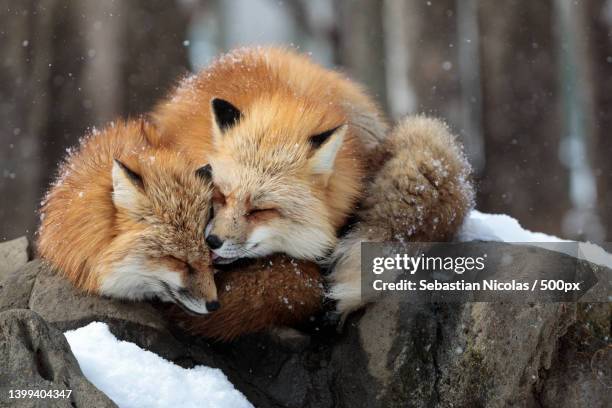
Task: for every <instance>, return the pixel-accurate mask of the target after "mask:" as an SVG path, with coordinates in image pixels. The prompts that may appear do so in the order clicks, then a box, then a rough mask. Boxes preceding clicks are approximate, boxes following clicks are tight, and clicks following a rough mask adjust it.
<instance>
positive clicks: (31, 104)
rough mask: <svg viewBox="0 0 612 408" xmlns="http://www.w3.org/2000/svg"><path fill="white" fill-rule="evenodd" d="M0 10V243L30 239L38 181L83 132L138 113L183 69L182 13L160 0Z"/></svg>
mask: <svg viewBox="0 0 612 408" xmlns="http://www.w3.org/2000/svg"><path fill="white" fill-rule="evenodd" d="M0 8H1V9H2V10H3V12H2V14H0V27H2V28H0V55H2V57H3V59H4V63H3V64H2V66H1V67H0V101H1V102H0V141H1V142H2V145H3V148H2V149H0V164H1V166H0V171H2V176H1V177H0V239H5V238H12V237H15V236H19V235H23V234H24V233H25V234H30V235H31V234H32V233H33V230H34V228H35V226H36V222H37V217H36V209H37V206H38V202H39V200H40V197H41V196H42V194H43V191H44V189H45V188H46V185H47V184H48V182H49V181H50V179H51V178H52V177H53V175H54V173H55V169H56V168H57V165H58V162H59V161H60V159H61V157H62V156H63V155H64V154H65V150H66V148H67V147H69V146H72V145H74V144H76V143H77V142H78V139H79V137H81V136H83V135H84V134H85V133H86V132H87V128H88V127H90V126H93V125H102V124H104V123H105V122H107V121H108V120H110V119H112V118H114V117H116V116H127V115H132V116H133V115H137V114H139V113H142V112H144V111H146V110H147V109H149V108H150V107H151V106H152V105H153V103H154V101H155V100H156V99H158V98H159V97H160V96H161V95H163V94H164V93H165V92H167V90H168V89H169V88H170V86H171V84H172V83H173V82H174V81H175V80H176V78H177V77H178V76H179V75H180V73H181V72H184V71H185V70H186V68H187V53H186V50H185V47H184V46H183V41H184V40H185V36H186V29H187V17H186V16H185V13H183V12H182V11H181V10H180V9H179V6H178V4H177V3H176V2H169V1H164V0H153V1H151V0H138V1H130V2H119V1H117V2H114V1H108V2H107V1H104V2H100V1H96V0H84V1H79V2H75V1H68V0H42V1H22V2H17V1H10V0H4V1H2V2H1V3H0ZM4 146H7V148H4Z"/></svg>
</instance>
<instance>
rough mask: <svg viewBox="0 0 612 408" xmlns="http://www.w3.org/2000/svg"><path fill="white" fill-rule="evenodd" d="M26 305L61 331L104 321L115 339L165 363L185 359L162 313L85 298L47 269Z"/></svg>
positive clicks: (138, 304)
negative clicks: (154, 354) (131, 344)
mask: <svg viewBox="0 0 612 408" xmlns="http://www.w3.org/2000/svg"><path fill="white" fill-rule="evenodd" d="M28 306H29V309H31V310H33V311H34V312H36V313H38V314H39V315H40V316H41V317H42V318H44V319H45V320H46V321H47V322H49V323H50V324H52V325H53V326H55V327H56V328H58V329H59V330H61V331H66V330H73V329H76V328H79V327H82V326H85V325H87V324H88V323H90V322H93V321H101V322H106V323H108V325H109V328H110V330H111V331H112V332H113V334H114V335H115V336H117V338H120V339H123V340H127V341H131V342H133V343H136V344H138V345H139V346H141V347H143V348H145V349H147V350H151V351H153V352H155V353H157V354H159V355H161V356H162V357H164V358H167V359H169V360H178V359H181V358H185V355H184V354H185V353H184V351H183V349H184V347H183V346H181V345H180V343H179V342H178V341H177V340H176V339H175V338H174V336H172V335H171V334H170V332H169V331H168V330H167V322H166V320H165V319H164V317H163V314H162V313H160V312H159V311H158V310H157V309H156V308H155V307H154V306H153V305H151V304H150V303H145V302H123V301H119V300H115V299H108V298H102V297H99V296H92V295H88V294H86V293H84V292H82V291H79V290H76V289H75V288H74V287H73V286H72V284H71V283H70V282H69V281H68V280H66V279H64V278H63V277H61V276H59V275H57V274H55V273H54V272H53V271H52V270H51V268H49V267H47V266H42V267H40V268H39V273H38V275H37V276H36V280H35V282H34V286H33V288H32V292H31V295H30V299H29V303H28Z"/></svg>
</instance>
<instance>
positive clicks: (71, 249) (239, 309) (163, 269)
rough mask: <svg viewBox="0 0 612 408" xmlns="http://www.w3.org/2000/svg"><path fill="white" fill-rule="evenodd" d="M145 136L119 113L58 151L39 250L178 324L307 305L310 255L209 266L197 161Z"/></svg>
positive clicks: (206, 201) (268, 317) (220, 323)
mask: <svg viewBox="0 0 612 408" xmlns="http://www.w3.org/2000/svg"><path fill="white" fill-rule="evenodd" d="M155 137H156V130H155V128H154V127H153V126H151V125H149V124H147V123H146V122H142V121H129V122H120V123H117V124H114V125H111V126H109V127H107V128H106V129H104V130H103V131H101V132H94V134H92V135H91V136H89V137H88V138H86V139H85V140H84V141H83V143H82V144H81V146H80V147H79V148H78V150H76V151H74V152H73V153H71V154H70V155H69V156H68V157H67V158H66V161H65V163H64V164H63V166H62V167H61V171H60V177H59V178H58V180H57V181H56V182H55V184H54V185H53V186H52V187H51V189H50V190H49V193H48V194H47V196H46V198H45V200H44V201H43V205H42V208H41V210H40V215H41V224H40V228H39V230H38V240H37V244H38V245H37V246H38V252H39V255H40V256H41V257H42V258H43V259H44V260H45V261H46V262H48V263H50V264H51V265H52V266H53V267H54V268H55V269H56V270H57V271H58V272H59V273H61V274H62V275H63V276H65V277H66V278H67V279H69V280H70V281H71V282H72V283H73V284H74V285H75V286H76V287H77V288H79V289H82V290H84V291H86V292H89V293H91V294H95V295H102V296H107V297H112V298H120V299H126V300H144V299H151V298H159V299H161V300H163V301H166V302H171V303H174V304H176V305H177V306H178V307H180V308H181V309H183V310H184V311H186V312H188V314H185V313H183V314H177V315H176V318H177V319H179V320H182V321H183V324H184V326H185V327H186V328H187V329H188V330H191V331H193V332H194V333H197V334H199V335H204V336H206V337H211V338H215V339H220V340H231V339H233V338H235V337H238V336H240V335H243V334H246V333H250V332H255V331H260V330H262V329H265V328H268V327H270V326H274V325H289V324H292V323H295V322H299V321H302V320H304V319H306V318H307V317H309V316H311V315H313V314H314V313H316V312H317V311H318V310H319V308H320V305H321V301H322V294H323V290H322V286H321V278H320V275H319V269H318V267H317V266H316V265H314V264H312V263H310V262H303V261H302V262H301V261H294V260H289V259H288V258H287V257H286V256H283V255H277V256H276V257H275V258H274V259H273V262H272V260H269V261H268V260H265V261H264V260H261V261H260V262H256V263H255V264H253V265H250V266H245V267H242V268H241V269H240V270H239V271H229V272H223V273H222V274H218V275H216V276H214V268H213V265H212V263H211V257H210V250H209V248H208V247H207V246H206V243H205V240H204V230H205V228H206V224H207V222H208V220H209V219H210V216H211V198H212V191H211V188H210V181H209V173H208V171H207V167H204V168H198V167H197V166H195V165H193V164H192V163H190V162H189V160H187V158H186V157H185V156H184V155H183V154H181V153H177V152H175V151H170V150H167V149H163V148H156V147H154V146H153V145H151V143H150V141H151V140H152V139H153V138H155ZM216 284H218V285H220V287H221V290H220V291H219V293H218V292H217V286H216ZM210 312H215V313H210ZM204 315H206V316H204Z"/></svg>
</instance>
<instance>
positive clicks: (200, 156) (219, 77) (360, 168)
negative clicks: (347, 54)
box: [153, 48, 387, 261]
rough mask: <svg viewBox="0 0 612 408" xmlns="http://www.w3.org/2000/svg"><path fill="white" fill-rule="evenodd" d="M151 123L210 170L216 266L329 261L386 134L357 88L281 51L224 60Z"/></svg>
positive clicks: (188, 83) (192, 81) (183, 88)
mask: <svg viewBox="0 0 612 408" xmlns="http://www.w3.org/2000/svg"><path fill="white" fill-rule="evenodd" d="M153 118H154V121H155V123H156V124H157V126H158V127H159V129H160V136H161V139H160V143H161V144H162V145H165V146H168V147H170V148H174V149H178V150H180V151H183V152H185V154H188V155H189V156H190V157H192V158H193V160H195V161H199V162H200V163H209V164H210V166H211V172H212V179H213V182H214V185H215V189H214V194H213V202H214V204H213V207H214V214H215V217H214V219H213V221H212V222H211V223H210V225H209V227H208V229H207V242H208V244H209V245H210V247H211V248H212V249H213V251H214V252H215V254H216V257H217V260H218V261H232V260H234V259H235V258H241V257H255V258H256V257H262V256H266V255H269V254H271V253H274V252H283V253H286V254H289V255H290V256H293V257H296V258H299V259H308V260H321V259H323V258H324V257H325V256H326V255H327V254H328V253H329V251H331V250H332V249H333V248H334V246H335V244H336V242H337V236H336V235H337V231H338V229H339V228H340V227H341V226H342V225H343V224H344V223H345V221H346V219H347V217H348V215H349V214H350V213H352V212H353V211H354V208H355V205H356V203H357V201H358V200H359V199H360V198H361V195H362V192H363V178H364V176H365V173H366V170H367V169H365V167H364V163H365V154H366V150H367V148H369V147H371V146H374V145H376V144H378V143H379V141H380V140H381V139H382V138H383V137H384V135H385V132H386V128H387V127H386V124H385V122H384V120H383V118H382V114H381V113H380V112H379V110H378V108H377V107H376V105H375V104H374V103H373V102H372V101H371V100H370V99H369V98H368V97H367V96H366V95H365V93H364V92H363V91H362V90H361V89H360V87H359V86H357V85H356V84H354V83H352V82H350V81H348V80H347V79H345V78H343V77H342V76H341V75H340V74H338V73H335V72H332V71H329V70H326V69H324V68H322V67H320V66H318V65H316V64H314V63H312V62H311V61H310V60H309V59H308V58H307V57H305V56H302V55H299V54H295V53H293V52H290V51H287V50H282V49H276V48H253V49H242V50H237V51H234V52H232V53H230V54H228V55H225V56H223V57H221V58H220V59H219V60H217V61H216V62H215V63H213V64H212V65H211V66H210V67H208V68H207V69H205V70H203V71H202V72H200V73H199V74H197V75H196V76H193V77H190V78H188V79H187V80H185V81H183V83H182V84H181V85H179V87H178V88H177V89H176V91H175V92H174V93H173V94H172V95H171V97H170V98H168V99H167V100H166V101H164V102H162V103H161V104H159V106H158V107H157V109H156V110H155V112H154V114H153Z"/></svg>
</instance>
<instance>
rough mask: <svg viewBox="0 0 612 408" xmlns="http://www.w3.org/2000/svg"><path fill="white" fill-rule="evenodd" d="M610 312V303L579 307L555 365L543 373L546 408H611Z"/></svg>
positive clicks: (542, 395)
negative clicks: (576, 320)
mask: <svg viewBox="0 0 612 408" xmlns="http://www.w3.org/2000/svg"><path fill="white" fill-rule="evenodd" d="M611 311H612V305H611V304H610V303H595V304H582V305H579V307H578V322H577V323H576V324H575V325H574V326H573V327H571V328H570V330H569V332H568V334H567V335H566V336H564V337H563V338H562V339H561V342H560V346H559V351H558V353H557V355H556V357H555V360H554V362H553V364H552V366H551V367H550V369H549V370H547V371H546V372H545V373H543V374H544V376H545V377H544V381H543V382H542V384H541V387H540V393H539V401H540V402H541V404H542V405H543V406H546V407H556V408H570V407H572V408H573V407H589V408H604V407H610V406H612V393H611V392H610V389H611V388H612V348H611V347H610V333H611V331H610V329H611V327H610V324H611V317H612V314H611Z"/></svg>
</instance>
